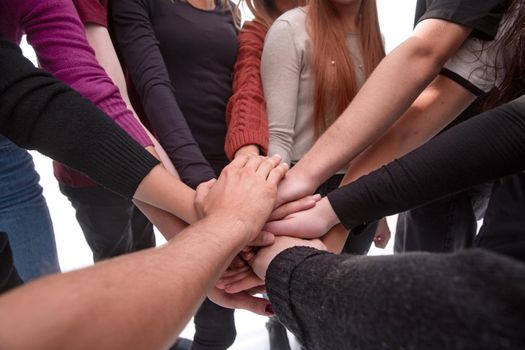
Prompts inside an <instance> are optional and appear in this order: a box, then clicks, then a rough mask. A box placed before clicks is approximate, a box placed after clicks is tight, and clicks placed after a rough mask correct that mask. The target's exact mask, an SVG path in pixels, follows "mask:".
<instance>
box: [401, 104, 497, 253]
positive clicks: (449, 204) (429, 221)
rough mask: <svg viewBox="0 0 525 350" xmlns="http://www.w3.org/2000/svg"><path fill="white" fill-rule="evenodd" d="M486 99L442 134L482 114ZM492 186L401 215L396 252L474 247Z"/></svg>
mask: <svg viewBox="0 0 525 350" xmlns="http://www.w3.org/2000/svg"><path fill="white" fill-rule="evenodd" d="M483 104H484V100H483V98H481V99H478V100H476V101H475V102H474V103H473V104H472V105H470V106H469V107H468V108H467V109H466V110H465V111H464V112H463V113H461V115H460V116H458V117H457V118H456V119H455V120H454V121H452V122H451V123H450V124H449V125H448V126H447V127H446V128H445V129H444V130H443V131H442V132H445V131H446V130H448V129H450V128H453V127H454V126H456V125H458V124H461V123H462V122H464V121H466V120H468V119H470V118H472V117H474V116H476V115H478V114H479V113H481V112H482V111H483ZM490 190H491V185H481V186H478V187H475V188H472V189H471V190H467V191H464V192H461V193H458V194H455V195H452V196H449V197H446V198H443V199H441V200H437V201H434V202H432V203H429V204H427V205H423V206H421V207H418V208H416V209H413V210H410V211H407V212H404V213H400V214H399V216H398V219H397V227H396V234H395V242H394V252H396V253H402V252H415V251H425V252H436V253H439V252H452V251H455V250H458V249H463V248H469V247H472V244H473V241H474V237H475V235H476V231H477V220H480V219H481V218H482V217H483V215H484V211H485V209H486V207H487V203H488V197H489V196H490Z"/></svg>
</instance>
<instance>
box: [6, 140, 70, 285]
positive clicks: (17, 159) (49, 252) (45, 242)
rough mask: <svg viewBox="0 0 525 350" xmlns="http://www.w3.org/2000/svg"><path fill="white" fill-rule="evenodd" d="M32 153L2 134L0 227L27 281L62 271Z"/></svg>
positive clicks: (20, 271)
mask: <svg viewBox="0 0 525 350" xmlns="http://www.w3.org/2000/svg"><path fill="white" fill-rule="evenodd" d="M39 180H40V177H39V176H38V174H37V173H36V171H35V166H34V164H33V158H31V155H30V154H29V153H28V152H27V151H25V150H23V149H21V148H19V147H17V146H16V145H15V144H14V143H12V142H11V141H9V140H8V139H7V138H5V137H4V136H2V135H0V231H1V232H6V233H7V235H8V236H9V241H10V243H11V248H12V250H13V258H14V259H13V260H14V263H15V267H16V269H17V270H18V273H19V274H20V277H21V278H22V279H23V280H24V281H29V280H31V279H34V278H37V277H40V276H44V275H47V274H51V273H55V272H60V266H59V264H58V256H57V249H56V244H55V235H54V233H53V225H52V223H51V217H50V216H49V210H48V208H47V204H46V202H45V199H44V197H43V195H42V187H40V185H39V184H38V181H39Z"/></svg>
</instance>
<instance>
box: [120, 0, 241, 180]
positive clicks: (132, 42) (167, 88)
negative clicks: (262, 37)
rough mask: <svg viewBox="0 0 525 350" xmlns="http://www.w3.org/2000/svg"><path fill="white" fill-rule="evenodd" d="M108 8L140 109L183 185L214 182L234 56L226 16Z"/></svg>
mask: <svg viewBox="0 0 525 350" xmlns="http://www.w3.org/2000/svg"><path fill="white" fill-rule="evenodd" d="M111 10H112V16H113V26H114V31H115V35H116V38H117V42H118V45H119V47H120V52H121V54H122V56H123V58H124V61H125V64H126V66H127V68H128V70H129V72H130V74H131V77H132V80H133V83H134V85H135V86H136V88H137V91H138V93H139V95H140V97H141V100H142V103H143V106H144V110H145V112H146V114H147V116H148V119H149V120H150V122H151V124H152V126H153V128H154V129H155V132H156V133H157V135H158V137H159V140H160V143H161V144H162V145H163V146H164V148H165V149H166V152H167V153H168V155H169V156H170V158H171V160H172V161H173V163H174V165H175V167H176V168H177V170H178V171H179V174H180V175H181V178H182V180H183V181H184V182H185V183H187V184H189V185H190V186H192V187H195V186H197V185H198V184H199V183H201V182H203V181H206V180H209V179H211V178H213V177H215V173H216V172H217V171H218V170H220V169H222V167H224V166H225V165H226V164H227V162H228V161H227V158H226V155H225V152H224V139H225V137H226V121H225V112H226V104H227V102H228V100H229V98H230V96H231V93H232V77H233V66H234V64H235V59H236V56H237V36H236V29H235V26H234V24H233V19H232V15H231V12H230V11H229V10H228V9H222V8H221V6H220V5H217V8H216V9H215V10H213V11H204V10H200V9H198V8H195V7H193V6H192V5H190V4H189V3H187V2H182V1H179V0H174V1H170V0H119V1H113V3H112V8H111ZM190 130H191V131H190ZM195 141H196V142H195ZM210 164H211V165H212V166H213V168H212V167H210Z"/></svg>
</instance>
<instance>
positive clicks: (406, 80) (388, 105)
mask: <svg viewBox="0 0 525 350" xmlns="http://www.w3.org/2000/svg"><path fill="white" fill-rule="evenodd" d="M471 31H472V30H471V29H469V28H467V27H463V26H461V25H458V24H455V23H452V22H447V21H444V20H440V19H427V20H424V21H422V22H420V23H419V24H418V25H417V26H416V28H415V29H414V31H413V33H412V35H411V37H410V38H409V39H407V40H406V41H405V42H404V43H402V44H401V45H400V46H398V47H397V48H396V49H395V50H394V51H392V52H391V53H390V54H389V55H387V56H386V57H385V58H384V59H383V61H381V63H380V64H379V65H378V67H377V68H376V69H375V71H374V72H373V74H372V75H371V76H370V78H369V79H368V80H367V82H366V83H365V84H364V86H363V87H362V88H361V90H360V91H359V93H358V94H357V96H356V97H355V98H354V100H353V101H352V103H351V104H350V105H349V106H348V108H347V109H346V110H345V111H344V112H343V114H342V115H341V116H340V117H339V118H338V119H337V120H336V121H335V122H334V124H333V125H332V126H331V127H330V128H329V129H328V130H327V131H326V132H325V133H323V135H321V137H320V138H319V139H318V141H317V142H316V143H315V144H314V146H313V147H312V148H311V149H310V151H309V152H308V153H307V154H306V155H305V156H304V157H303V158H302V159H301V161H299V162H298V163H297V164H296V165H295V166H294V167H293V169H291V170H290V172H289V173H288V174H287V176H286V179H285V180H284V181H283V182H282V184H281V186H280V189H279V203H284V202H287V201H290V200H293V199H296V198H300V197H302V196H304V195H307V194H310V193H312V192H313V191H314V190H315V188H317V186H318V185H319V184H320V183H322V182H323V181H325V180H326V179H327V178H328V177H330V176H331V175H333V174H334V173H335V172H336V171H337V170H338V169H341V168H342V167H343V166H344V165H345V164H347V163H348V162H349V161H351V160H352V159H353V158H354V157H355V156H357V155H358V154H359V153H361V152H362V151H363V150H364V149H365V148H367V147H368V146H369V145H370V144H372V143H373V142H375V141H376V140H377V139H378V138H379V137H380V136H381V135H383V134H384V133H385V132H386V131H387V130H388V129H389V128H390V127H391V126H392V125H393V124H394V123H395V122H396V121H397V120H398V119H399V118H400V117H401V115H402V114H403V113H404V112H405V111H406V109H407V108H408V107H409V106H410V105H411V104H412V102H413V101H414V100H415V99H416V98H417V96H419V94H420V93H421V92H422V91H423V89H424V88H425V87H426V86H427V85H428V84H429V83H430V82H431V81H432V80H433V79H434V78H435V77H436V75H437V74H438V72H439V70H440V69H441V67H442V66H443V64H444V63H445V62H446V61H447V60H448V59H449V58H450V57H451V56H452V55H453V54H454V53H455V52H456V51H457V49H458V48H459V47H460V46H461V44H462V43H463V41H464V40H465V39H466V38H467V37H468V35H469V34H470V32H471ZM400 87H402V88H400Z"/></svg>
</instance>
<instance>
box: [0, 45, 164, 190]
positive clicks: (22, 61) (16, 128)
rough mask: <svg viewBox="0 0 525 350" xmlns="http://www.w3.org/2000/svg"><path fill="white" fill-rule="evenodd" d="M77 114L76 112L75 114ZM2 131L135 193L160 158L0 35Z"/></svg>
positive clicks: (109, 185) (114, 187) (100, 180)
mask: <svg viewBox="0 0 525 350" xmlns="http://www.w3.org/2000/svg"><path fill="white" fill-rule="evenodd" d="M72 116H74V118H72ZM0 133H2V134H3V135H5V136H6V137H7V138H9V139H11V140H12V141H13V142H14V143H16V144H17V145H19V146H20V147H23V148H27V149H36V150H38V151H40V152H41V153H43V154H45V155H47V156H49V157H50V158H53V159H55V160H57V161H60V162H61V163H64V164H66V165H67V166H69V167H71V168H74V169H76V170H79V171H81V172H83V173H85V174H86V175H88V176H89V177H91V178H92V179H93V180H95V181H96V182H98V183H100V184H101V185H102V186H104V187H107V188H108V189H110V190H112V191H114V192H116V193H118V194H120V195H121V196H123V197H126V198H132V197H133V194H134V193H135V191H136V190H137V187H138V185H139V184H140V182H142V180H143V179H144V177H145V176H146V175H147V174H148V173H149V172H150V171H151V169H152V168H153V167H155V166H156V165H157V164H158V161H157V160H156V159H155V158H154V157H153V156H151V155H150V154H149V153H148V152H147V151H146V150H145V149H144V148H142V147H141V146H140V145H139V144H138V143H136V142H135V141H134V140H133V139H132V138H131V137H130V136H129V135H128V134H127V133H126V132H125V131H124V130H122V129H121V128H120V127H118V126H117V125H116V124H115V123H114V122H113V121H112V120H111V119H110V118H109V117H108V116H107V115H105V114H104V113H103V112H102V111H100V110H98V109H97V108H96V107H95V106H94V105H93V104H92V103H91V102H89V101H88V100H86V99H84V98H82V97H81V96H80V95H79V94H78V93H76V92H75V91H73V90H72V89H71V88H69V87H68V86H67V85H65V84H63V83H61V82H59V81H58V80H57V79H55V78H53V77H52V76H51V75H50V74H49V73H46V72H44V71H42V70H40V69H37V68H35V67H34V66H33V65H32V64H31V62H29V61H28V60H27V59H26V58H24V56H23V55H22V52H21V51H20V49H19V48H18V47H17V46H16V45H14V44H12V43H9V42H8V41H6V40H3V39H2V38H0Z"/></svg>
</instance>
